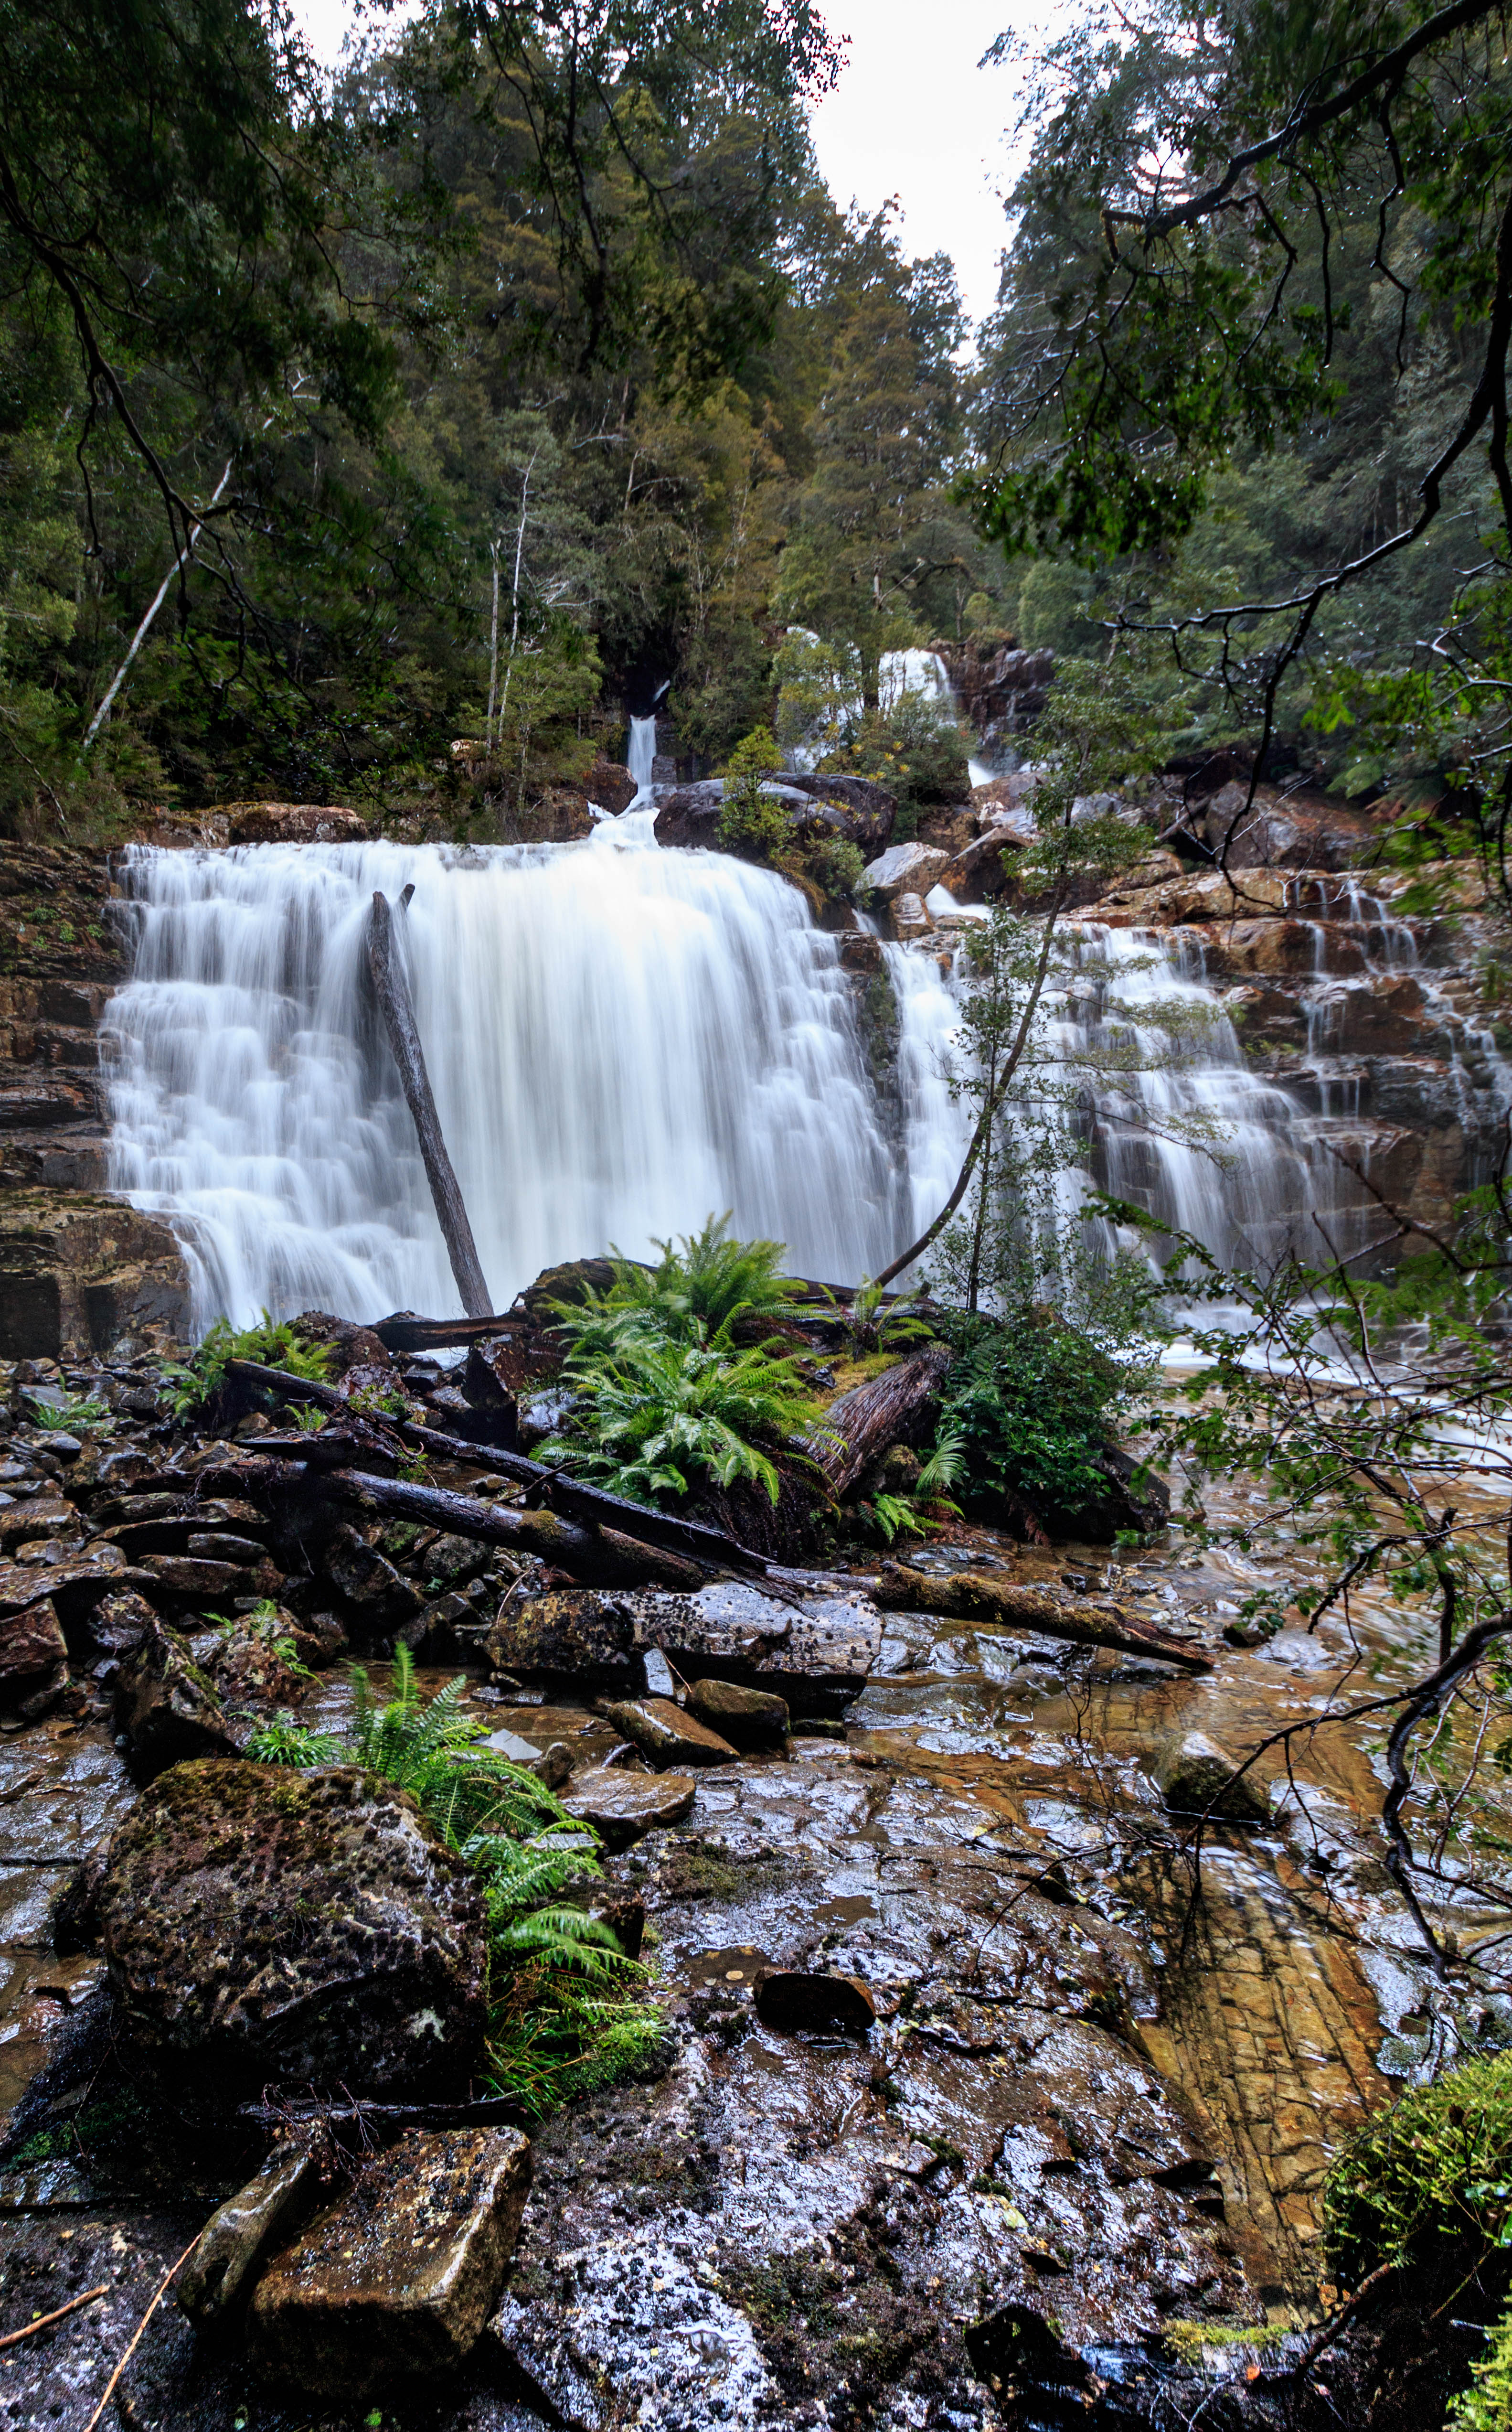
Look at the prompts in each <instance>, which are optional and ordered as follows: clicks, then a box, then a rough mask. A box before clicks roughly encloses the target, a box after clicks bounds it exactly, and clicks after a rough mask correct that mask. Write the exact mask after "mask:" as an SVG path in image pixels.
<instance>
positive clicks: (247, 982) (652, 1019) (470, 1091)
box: [105, 812, 903, 1326]
mask: <svg viewBox="0 0 1512 2432" xmlns="http://www.w3.org/2000/svg"><path fill="white" fill-rule="evenodd" d="M650 826H651V815H650V814H649V813H646V812H632V813H627V814H626V817H625V818H624V819H622V820H614V821H605V822H604V823H603V824H602V825H601V826H600V827H599V828H598V829H597V830H596V832H595V835H594V836H593V837H592V838H591V839H590V840H589V841H588V842H587V843H585V844H581V845H574V846H564V847H563V846H517V847H499V848H496V849H493V850H488V851H465V852H464V851H461V850H451V849H447V848H444V847H439V846H433V845H428V846H401V845H395V844H382V843H378V844H370V845H306V846H298V847H294V846H279V845H262V846H254V847H245V848H240V849H237V850H233V851H231V852H228V853H176V852H156V851H152V850H150V849H146V848H138V849H136V850H135V851H134V852H133V853H131V855H130V857H129V860H128V863H127V867H126V891H127V895H128V897H129V899H130V901H131V903H132V904H133V905H134V906H135V918H136V920H137V921H138V923H139V936H138V940H137V952H136V962H135V969H134V971H133V975H132V978H131V980H130V982H129V983H128V984H127V986H126V987H125V988H123V989H121V990H120V992H119V993H118V994H117V995H116V996H115V997H114V998H113V999H112V1001H111V1003H110V1005H109V1009H108V1012H107V1016H106V1023H105V1034H106V1041H107V1054H108V1056H109V1072H110V1110H111V1118H112V1133H111V1172H110V1183H111V1187H112V1189H115V1190H118V1191H125V1192H126V1193H128V1194H129V1195H130V1196H131V1197H132V1198H133V1199H134V1200H136V1202H137V1203H138V1204H139V1205H140V1206H143V1207H144V1208H151V1209H154V1210H157V1211H159V1212H160V1213H162V1214H164V1215H166V1216H168V1217H169V1218H171V1219H172V1221H173V1223H174V1224H175V1227H176V1230H177V1231H178V1233H179V1236H180V1239H181V1240H182V1241H183V1243H184V1246H185V1250H186V1254H187V1257H188V1259H189V1263H190V1267H191V1273H192V1277H193V1288H194V1317H195V1320H196V1322H197V1323H198V1324H199V1325H200V1326H203V1325H205V1324H207V1323H208V1322H209V1321H210V1318H211V1317H213V1316H216V1315H218V1314H221V1313H222V1312H225V1313H226V1314H228V1315H229V1316H231V1317H232V1318H233V1320H234V1321H235V1322H236V1323H238V1324H246V1323H248V1322H250V1321H251V1320H252V1319H253V1318H255V1316H256V1315H257V1313H258V1311H259V1309H261V1308H262V1307H264V1306H265V1307H267V1308H269V1309H273V1310H275V1311H280V1310H282V1311H288V1310H291V1309H306V1308H311V1307H315V1308H326V1309H334V1310H337V1311H339V1312H340V1313H341V1314H343V1315H346V1316H351V1317H356V1318H369V1319H371V1318H374V1317H378V1316H380V1315H382V1314H384V1313H385V1312H386V1311H388V1310H390V1309H397V1308H406V1307H408V1308H412V1309H422V1310H425V1311H426V1312H427V1313H429V1314H441V1313H445V1312H448V1311H452V1310H454V1309H456V1308H457V1306H458V1303H457V1294H456V1289H455V1286H454V1284H453V1281H452V1278H451V1275H450V1272H449V1269H448V1267H447V1263H446V1258H445V1250H444V1248H443V1245H442V1241H441V1236H440V1232H439V1229H438V1227H437V1225H436V1222H435V1217H434V1213H433V1210H432V1208H431V1205H430V1200H429V1196H428V1191H427V1188H426V1182H425V1175H424V1172H423V1169H422V1167H421V1163H420V1157H419V1151H418V1147H417V1144H416V1142H415V1139H414V1135H413V1130H412V1125H411V1123H410V1118H409V1114H408V1110H407V1109H406V1107H405V1105H404V1102H403V1099H402V1097H401V1096H400V1094H399V1089H398V1085H397V1078H396V1075H395V1072H394V1071H393V1068H392V1065H391V1063H390V1061H389V1058H388V1056H387V1051H386V1048H385V1047H384V1044H383V1041H382V1038H381V1033H380V1029H379V1027H378V1024H377V1023H376V1021H375V1019H374V1016H373V1014H372V1012H371V1009H370V1007H369V1005H368V1002H367V997H366V992H365V989H364V987H363V984H362V973H363V958H364V945H365V932H366V922H367V917H368V911H369V906H370V904H371V900H372V895H373V891H374V889H375V888H381V889H382V891H383V892H384V893H385V894H386V895H387V896H388V897H389V899H390V901H391V902H393V903H395V904H396V903H397V900H398V898H399V895H400V894H401V892H402V890H403V889H404V887H406V886H408V885H410V884H413V886H414V888H415V893H414V898H413V901H412V904H411V906H410V909H409V911H408V913H407V914H405V915H404V916H403V917H402V918H401V919H400V920H399V921H398V922H397V927H398V929H399V931H400V933H401V934H402V935H403V937H404V951H405V954H406V956H407V961H408V966H409V972H410V979H411V986H412V992H413V997H414V1004H415V1013H416V1019H417V1021H418V1023H419V1026H420V1032H421V1036H422V1038H423V1039H424V1041H425V1049H426V1057H427V1062H428V1067H429V1071H430V1077H431V1083H432V1086H433V1088H434V1090H435V1096H436V1103H437V1107H438V1110H439V1113H440V1117H441V1121H442V1125H443V1128H444V1130H445V1136H446V1140H447V1145H448V1147H449V1148H450V1150H451V1154H452V1157H453V1161H454V1163H455V1165H456V1168H457V1173H458V1178H459V1180H460V1182H461V1184H462V1192H463V1195H464V1197H465V1199H466V1203H467V1207H468V1210H469V1213H470V1215H471V1217H472V1222H473V1228H474V1231H475V1234H476V1236H477V1240H478V1246H479V1256H480V1258H481V1259H482V1263H483V1269H484V1273H485V1275H486V1276H487V1279H488V1282H489V1285H490V1288H491V1290H492V1292H493V1295H494V1299H495V1304H496V1307H500V1308H503V1307H507V1306H508V1304H509V1301H510V1300H511V1298H512V1295H513V1294H514V1293H515V1292H517V1291H518V1290H519V1289H520V1288H521V1287H522V1286H523V1285H524V1284H527V1283H529V1281H530V1280H531V1279H532V1277H533V1276H534V1275H536V1274H538V1273H539V1272H540V1270H541V1269H542V1268H543V1267H546V1266H548V1265H551V1264H554V1263H556V1262H558V1261H560V1260H562V1259H563V1258H574V1257H585V1256H591V1255H595V1254H597V1253H601V1252H602V1251H603V1250H604V1248H605V1247H606V1245H607V1244H608V1243H609V1242H611V1241H613V1242H617V1243H618V1245H619V1246H620V1247H621V1248H622V1249H624V1250H625V1251H627V1252H629V1253H630V1254H631V1255H644V1254H645V1253H646V1252H647V1249H648V1247H649V1244H650V1242H651V1241H652V1239H653V1237H654V1236H657V1235H662V1236H664V1235H667V1234H669V1233H671V1232H674V1231H679V1230H686V1229H688V1228H690V1227H692V1226H696V1225H697V1224H701V1223H702V1221H703V1219H704V1217H705V1216H706V1215H708V1214H709V1213H710V1212H711V1210H713V1211H715V1212H718V1211H722V1210H723V1209H725V1208H731V1209H732V1210H733V1222H734V1224H735V1227H736V1228H737V1230H738V1231H740V1232H741V1233H743V1234H767V1235H770V1236H772V1237H773V1238H774V1239H776V1240H778V1241H785V1242H786V1243H787V1244H788V1250H789V1257H790V1259H791V1261H792V1264H793V1265H794V1267H795V1268H796V1269H798V1270H799V1271H801V1272H803V1273H806V1274H809V1275H833V1276H839V1277H848V1276H854V1275H858V1274H860V1273H862V1272H875V1270H876V1269H877V1268H878V1267H880V1266H881V1265H882V1263H883V1262H884V1260H885V1259H886V1258H888V1257H889V1256H890V1255H891V1253H892V1251H893V1249H894V1247H895V1246H896V1243H897V1241H898V1239H899V1233H898V1226H899V1224H900V1223H901V1222H902V1221H903V1207H902V1204H901V1200H900V1196H899V1193H900V1183H899V1175H898V1174H897V1172H896V1161H895V1158H894V1156H893V1153H892V1151H891V1150H890V1148H889V1146H888V1145H887V1143H886V1140H885V1139H884V1135H883V1128H882V1124H881V1123H879V1120H878V1116H877V1109H876V1106H875V1102H874V1094H873V1090H872V1086H871V1083H870V1080H869V1077H868V1073H867V1071H866V1067H865V1061H864V1058H863V1056H862V1052H861V1045H860V1040H859V1036H858V1031H857V1024H856V1019H855V1014H854V1010H853V999H852V994H851V989H850V985H849V982H848V979H847V977H846V975H845V973H844V971H842V969H841V966H840V959H839V954H838V949H837V945H836V941H835V940H834V939H833V938H832V937H828V936H826V935H824V934H823V933H822V932H820V931H818V930H816V929H815V927H814V926H813V925H812V923H811V921H810V920H809V916H808V911H807V907H806V905H805V904H804V902H803V899H802V898H801V897H800V896H799V895H798V893H797V892H796V890H795V889H794V888H792V887H789V886H787V885H786V884H785V883H784V882H783V881H782V880H781V878H778V877H776V876H775V875H773V874H772V873H771V872H769V871H765V870H756V869H753V868H751V867H750V866H749V865H748V864H746V863H744V862H739V861H735V860H732V859H731V858H730V857H729V856H727V855H724V854H718V853H708V854H704V853H663V852H660V851H658V850H657V849H656V847H655V844H654V841H653V839H652V837H651V835H650Z"/></svg>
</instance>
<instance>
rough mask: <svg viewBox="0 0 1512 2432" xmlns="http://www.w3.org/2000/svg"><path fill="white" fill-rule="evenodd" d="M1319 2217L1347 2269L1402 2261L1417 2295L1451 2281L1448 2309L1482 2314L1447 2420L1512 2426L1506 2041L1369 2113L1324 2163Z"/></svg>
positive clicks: (1468, 2426) (1503, 2429)
mask: <svg viewBox="0 0 1512 2432" xmlns="http://www.w3.org/2000/svg"><path fill="white" fill-rule="evenodd" d="M1323 2219H1324V2235H1325V2237H1326V2238H1327V2242H1328V2248H1329V2252H1330V2255H1332V2256H1333V2258H1334V2260H1335V2262H1336V2264H1337V2266H1338V2267H1339V2268H1340V2269H1341V2270H1342V2271H1344V2272H1348V2273H1350V2274H1351V2275H1352V2277H1355V2278H1363V2277H1364V2275H1365V2274H1366V2272H1370V2271H1373V2270H1374V2269H1375V2268H1376V2267H1377V2266H1378V2265H1380V2264H1383V2263H1391V2264H1396V2265H1399V2266H1404V2267H1407V2268H1408V2269H1410V2270H1411V2271H1412V2272H1414V2274H1415V2279H1416V2283H1417V2285H1418V2288H1419V2290H1420V2295H1422V2298H1423V2302H1424V2303H1425V2304H1426V2305H1433V2304H1434V2303H1435V2302H1436V2299H1437V2297H1438V2296H1439V2294H1440V2293H1451V2294H1452V2295H1453V2300H1454V2310H1455V2311H1456V2313H1471V2314H1473V2315H1474V2316H1475V2318H1476V2319H1485V2318H1487V2316H1490V2317H1491V2318H1492V2320H1493V2323H1494V2327H1493V2329H1492V2332H1491V2336H1490V2339H1489V2341H1488V2344H1487V2353H1486V2355H1485V2356H1482V2357H1481V2358H1480V2359H1479V2360H1478V2361H1477V2362H1476V2363H1474V2364H1472V2365H1471V2367H1470V2373H1471V2381H1470V2387H1469V2389H1467V2390H1462V2391H1461V2392H1460V2393H1459V2395H1458V2396H1457V2397H1456V2398H1455V2399H1454V2400H1453V2403H1452V2405H1451V2407H1450V2409H1449V2413H1448V2416H1447V2418H1446V2421H1447V2423H1448V2424H1450V2425H1451V2426H1453V2432H1512V2313H1508V2312H1504V2311H1503V2308H1504V2306H1505V2304H1506V2296H1507V2284H1508V2279H1509V2277H1512V2261H1509V2254H1512V2052H1497V2053H1495V2054H1491V2055H1487V2056H1482V2057H1480V2058H1477V2059H1475V2060H1470V2061H1467V2062H1465V2063H1464V2064H1463V2066H1462V2067H1460V2068H1459V2069H1449V2070H1447V2071H1446V2072H1445V2074H1444V2075H1443V2076H1442V2077H1439V2078H1436V2079H1435V2080H1434V2083H1433V2084H1432V2085H1431V2086H1419V2087H1416V2088H1415V2089H1414V2090H1413V2091H1412V2092H1411V2093H1409V2094H1405V2095H1403V2098H1402V2101H1401V2102H1400V2103H1394V2104H1393V2105H1392V2107H1391V2108H1390V2109H1389V2110H1388V2111H1383V2112H1380V2113H1378V2114H1377V2115H1376V2117H1375V2118H1374V2119H1373V2120H1368V2121H1367V2122H1366V2124H1365V2126H1364V2127H1363V2128H1362V2129H1360V2130H1359V2132H1358V2134H1357V2135H1356V2136H1353V2137H1352V2138H1351V2140H1350V2142H1349V2144H1348V2145H1347V2146H1346V2147H1345V2148H1344V2151H1343V2152H1342V2153H1340V2154H1339V2156H1338V2158H1337V2160H1336V2162H1335V2164H1334V2167H1333V2170H1331V2171H1330V2173H1329V2178H1328V2186H1327V2189H1326V2192H1325V2198H1324V2215H1323ZM1472 2283H1473V2284H1476V2285H1475V2287H1474V2290H1473V2293H1472V2289H1471V2284H1472ZM1498 2317H1499V2319H1497V2318H1498Z"/></svg>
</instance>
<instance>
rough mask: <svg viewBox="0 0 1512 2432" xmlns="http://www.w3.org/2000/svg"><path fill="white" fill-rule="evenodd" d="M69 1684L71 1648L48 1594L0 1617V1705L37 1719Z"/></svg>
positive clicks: (26, 1719) (28, 1719)
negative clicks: (69, 1652)
mask: <svg viewBox="0 0 1512 2432" xmlns="http://www.w3.org/2000/svg"><path fill="white" fill-rule="evenodd" d="M67 1685H68V1647H67V1645H66V1643H65V1641H64V1638H63V1628H62V1624H61V1622H60V1621H59V1618H58V1613H57V1611H56V1609H55V1607H54V1605H53V1604H52V1602H51V1600H50V1598H48V1597H47V1596H40V1597H39V1598H38V1600H37V1602H36V1603H35V1604H31V1605H27V1606H26V1607H25V1608H24V1610H23V1611H22V1612H20V1613H8V1614H6V1616H5V1617H4V1619H0V1707H5V1708H8V1709H9V1710H10V1711H11V1712H12V1713H13V1714H17V1715H18V1716H19V1718H20V1720H21V1721H23V1722H35V1721H36V1720H37V1718H38V1717H39V1716H40V1715H42V1714H45V1713H46V1712H47V1710H48V1708H49V1707H50V1706H52V1705H55V1704H56V1703H57V1701H58V1699H59V1697H61V1695H62V1693H63V1691H64V1689H65V1688H66V1687H67Z"/></svg>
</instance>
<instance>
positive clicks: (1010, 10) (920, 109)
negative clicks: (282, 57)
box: [294, 0, 1063, 319]
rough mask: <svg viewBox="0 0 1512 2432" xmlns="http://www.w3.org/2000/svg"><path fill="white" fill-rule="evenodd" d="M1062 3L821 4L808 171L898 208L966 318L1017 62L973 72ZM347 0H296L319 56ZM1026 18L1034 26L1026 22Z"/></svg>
mask: <svg viewBox="0 0 1512 2432" xmlns="http://www.w3.org/2000/svg"><path fill="white" fill-rule="evenodd" d="M1061 5H1063V0H1049V5H1048V6H1047V5H1042V6H1040V7H1038V8H1035V7H1034V6H1033V0H932V6H928V5H921V0H821V6H822V7H823V9H824V14H825V18H826V21H827V22H828V24H829V25H830V28H831V30H832V32H833V33H836V34H847V35H848V36H849V38H850V52H849V59H848V63H847V66H846V68H845V70H844V72H843V73H842V75H841V77H840V81H839V84H838V85H837V86H836V88H835V90H834V92H833V93H830V94H829V95H828V96H827V97H826V98H825V100H824V101H822V102H821V103H820V105H819V107H818V109H817V110H815V115H814V122H813V123H814V143H815V151H816V152H817V154H818V158H819V166H820V167H821V169H822V170H823V171H824V175H825V177H826V178H827V179H828V181H829V184H830V188H831V191H832V194H833V195H834V198H835V200H836V202H837V203H839V204H840V205H841V206H842V208H845V207H848V205H849V204H850V203H851V202H852V201H854V202H857V203H859V204H860V205H861V206H862V208H863V209H864V210H865V211H876V210H877V209H878V208H879V206H880V205H881V204H882V203H884V202H885V201H886V200H887V198H888V196H889V195H892V194H896V195H897V196H898V198H899V203H900V205H901V219H900V222H899V241H900V242H901V244H902V245H903V248H904V251H905V252H907V253H909V254H930V253H940V252H944V253H949V254H950V255H951V256H952V257H953V259H954V262H955V266H956V275H957V277H958V279H959V280H960V282H961V292H962V295H963V296H964V297H965V300H966V309H967V311H968V312H971V313H972V314H973V315H974V316H975V317H976V318H978V319H980V318H981V316H982V314H983V312H987V311H989V310H990V308H991V306H992V303H993V300H994V298H995V296H996V295H997V292H998V254H999V249H1000V246H1001V245H1002V242H1003V217H1002V205H1001V202H1000V199H999V197H1000V194H1001V192H1002V191H1003V189H1004V188H1006V186H1007V185H1009V184H1010V183H1011V182H1012V179H1011V174H1010V163H1009V159H1008V154H1007V147H1006V145H1005V144H1004V140H1003V130H1004V128H1005V127H1009V126H1011V125H1012V123H1013V121H1014V119H1015V118H1016V115H1017V110H1018V92H1019V84H1020V76H1021V71H1020V70H1018V69H1017V68H1016V67H1014V66H1012V65H1010V66H1008V67H1001V68H982V69H979V68H978V65H977V62H978V60H979V59H981V58H982V56H983V52H984V51H985V50H986V48H987V45H988V44H989V42H993V41H994V40H995V39H996V37H997V36H998V35H999V34H1000V33H1002V32H1003V31H1004V30H1005V29H1008V30H1011V31H1014V32H1024V33H1028V32H1032V31H1040V32H1043V31H1044V30H1045V27H1046V20H1047V19H1049V18H1052V17H1054V16H1057V15H1059V14H1060V13H1061ZM353 14H354V11H353V8H352V6H351V0H294V15H295V16H296V18H297V19H298V21H299V23H300V24H301V25H303V27H304V30H305V33H306V35H307V37H308V38H309V40H310V42H311V44H312V45H313V47H314V48H315V49H316V50H317V51H318V52H319V53H320V55H321V56H322V58H324V59H334V58H335V57H336V55H337V53H338V52H339V51H340V49H341V46H342V42H343V39H344V35H345V33H346V31H347V28H348V27H349V26H350V25H351V23H352V19H353ZM1036 21H1037V22H1036Z"/></svg>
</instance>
